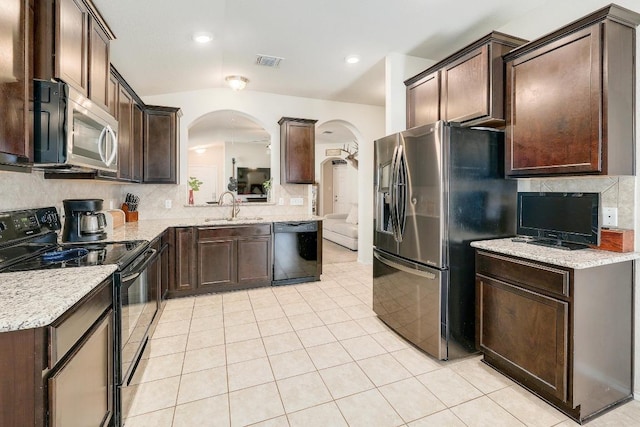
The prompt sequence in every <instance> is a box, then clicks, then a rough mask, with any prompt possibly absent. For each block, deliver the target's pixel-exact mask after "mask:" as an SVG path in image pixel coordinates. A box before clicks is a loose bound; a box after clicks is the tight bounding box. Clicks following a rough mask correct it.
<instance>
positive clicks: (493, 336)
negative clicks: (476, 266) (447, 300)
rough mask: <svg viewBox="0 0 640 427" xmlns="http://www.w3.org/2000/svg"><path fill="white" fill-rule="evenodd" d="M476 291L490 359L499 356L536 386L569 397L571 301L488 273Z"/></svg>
mask: <svg viewBox="0 0 640 427" xmlns="http://www.w3.org/2000/svg"><path fill="white" fill-rule="evenodd" d="M476 292H477V299H478V310H477V312H478V317H479V318H478V325H477V329H478V340H479V344H480V348H481V350H482V351H483V352H484V353H485V357H486V359H485V360H491V359H494V360H496V361H497V363H499V364H500V366H501V367H502V368H503V369H505V370H506V371H507V372H508V373H509V375H512V376H513V377H514V378H516V379H518V380H519V381H521V382H522V383H523V384H526V385H527V386H528V387H530V388H531V389H533V390H535V391H537V392H539V393H541V394H542V395H549V396H552V397H554V398H557V399H560V400H561V401H564V402H566V401H567V399H568V395H567V381H568V376H569V372H568V366H569V363H568V354H569V352H568V345H569V340H568V336H569V335H568V322H569V320H568V315H569V304H568V303H567V302H564V301H561V300H557V299H553V298H549V297H547V296H544V295H542V294H538V293H535V292H531V291H527V290H525V289H522V288H519V287H517V286H513V285H511V284H508V283H505V282H501V281H497V280H492V279H488V278H486V277H483V276H476ZM490 363H491V362H490Z"/></svg>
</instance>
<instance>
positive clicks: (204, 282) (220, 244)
mask: <svg viewBox="0 0 640 427" xmlns="http://www.w3.org/2000/svg"><path fill="white" fill-rule="evenodd" d="M236 260H237V258H236V244H235V240H234V239H233V238H230V239H221V240H213V241H201V242H198V287H199V288H206V287H213V288H215V287H224V286H229V285H235V284H237V282H238V280H237V264H236Z"/></svg>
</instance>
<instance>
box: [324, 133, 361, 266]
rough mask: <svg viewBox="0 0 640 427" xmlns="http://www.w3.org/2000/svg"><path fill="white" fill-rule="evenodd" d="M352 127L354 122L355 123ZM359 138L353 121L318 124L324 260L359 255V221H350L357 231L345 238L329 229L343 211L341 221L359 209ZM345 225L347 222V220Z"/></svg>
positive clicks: (355, 257)
mask: <svg viewBox="0 0 640 427" xmlns="http://www.w3.org/2000/svg"><path fill="white" fill-rule="evenodd" d="M351 127H352V126H351ZM357 153H358V141H357V137H356V135H355V134H354V132H353V131H352V130H351V129H350V125H349V124H348V123H346V122H344V121H341V120H332V121H328V122H325V123H322V124H320V125H319V126H318V127H317V128H316V181H317V183H318V191H317V199H316V206H317V207H318V209H317V212H318V215H320V216H323V217H325V221H324V222H323V224H324V226H325V233H324V238H325V242H324V245H323V262H325V263H332V262H348V261H355V260H356V259H357V235H358V227H359V225H358V223H357V221H355V224H354V223H348V224H347V225H349V224H350V226H351V227H352V230H353V231H355V239H356V240H355V243H354V241H353V236H349V239H345V238H344V236H343V235H336V234H334V233H331V232H330V231H328V230H327V226H328V225H329V224H330V223H331V222H334V221H336V220H337V219H336V218H335V215H342V217H343V218H341V221H343V222H345V218H346V217H348V216H349V214H352V212H355V216H356V218H357V216H358V214H357V209H358V197H359V194H358V182H359V179H358V160H357ZM343 225H344V224H343Z"/></svg>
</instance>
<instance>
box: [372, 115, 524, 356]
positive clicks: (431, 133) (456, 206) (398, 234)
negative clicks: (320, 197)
mask: <svg viewBox="0 0 640 427" xmlns="http://www.w3.org/2000/svg"><path fill="white" fill-rule="evenodd" d="M374 162H375V171H374V174H375V176H374V186H375V214H374V222H373V226H374V239H373V242H374V248H373V309H374V311H375V312H376V314H377V315H378V317H379V318H380V319H381V320H383V321H384V322H385V323H386V324H387V325H389V326H390V327H391V328H392V329H393V330H395V331H396V332H397V333H399V334H400V335H402V336H403V337H405V338H406V339H407V340H409V341H410V342H412V343H413V344H415V345H416V346H417V347H419V348H421V349H422V350H424V351H426V352H427V353H429V354H431V355H433V356H434V357H437V358H438V359H442V360H447V359H450V358H455V357H459V356H462V355H466V354H469V353H470V352H472V351H474V349H475V330H476V329H475V280H474V279H475V278H474V270H475V269H474V251H473V248H471V247H470V242H472V241H474V240H482V239H490V238H498V237H506V236H513V235H515V221H516V194H517V185H516V181H515V180H505V179H504V134H503V132H501V131H497V130H492V129H474V128H463V127H459V126H456V125H454V124H449V123H446V122H443V121H440V122H436V123H434V124H431V125H425V126H420V127H416V128H412V129H409V130H406V131H404V132H400V133H398V134H394V135H390V136H387V137H385V138H382V139H379V140H377V141H375V154H374Z"/></svg>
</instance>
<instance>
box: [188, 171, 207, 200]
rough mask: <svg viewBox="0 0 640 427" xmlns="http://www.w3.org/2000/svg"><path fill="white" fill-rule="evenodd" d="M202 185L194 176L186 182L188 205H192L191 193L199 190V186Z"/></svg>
mask: <svg viewBox="0 0 640 427" xmlns="http://www.w3.org/2000/svg"><path fill="white" fill-rule="evenodd" d="M202 184H203V182H202V181H200V180H199V179H198V178H196V177H195V176H190V177H189V181H187V185H188V186H189V204H190V205H193V192H194V191H198V190H200V186H201V185H202Z"/></svg>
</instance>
